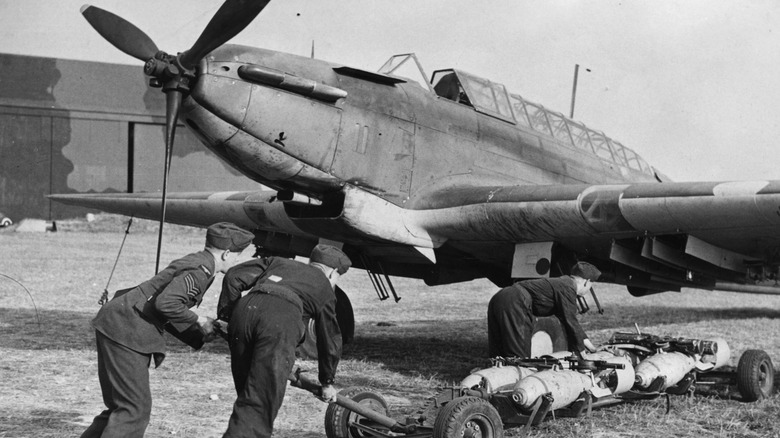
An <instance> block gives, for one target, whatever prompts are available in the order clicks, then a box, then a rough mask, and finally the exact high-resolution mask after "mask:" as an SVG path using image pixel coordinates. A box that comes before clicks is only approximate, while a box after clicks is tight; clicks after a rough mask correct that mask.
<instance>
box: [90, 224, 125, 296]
mask: <svg viewBox="0 0 780 438" xmlns="http://www.w3.org/2000/svg"><path fill="white" fill-rule="evenodd" d="M132 224H133V216H130V220H129V221H127V228H126V229H125V236H124V237H123V238H122V244H121V245H119V253H117V255H116V260H114V267H113V268H111V274H110V275H109V276H108V282H106V288H105V289H103V294H102V295H100V299H99V300H98V304H99V305H100V306H103V305H104V304H106V303H107V302H108V285H109V284H111V278H113V277H114V271H115V270H116V265H117V263H119V256H121V255H122V248H124V247H125V240H127V235H128V234H130V225H132Z"/></svg>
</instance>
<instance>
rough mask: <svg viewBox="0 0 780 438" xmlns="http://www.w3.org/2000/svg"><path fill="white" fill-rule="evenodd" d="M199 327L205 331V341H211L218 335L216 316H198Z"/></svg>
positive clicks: (202, 331)
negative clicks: (215, 327)
mask: <svg viewBox="0 0 780 438" xmlns="http://www.w3.org/2000/svg"><path fill="white" fill-rule="evenodd" d="M198 327H200V331H201V333H203V342H211V341H213V340H214V339H215V338H216V337H217V333H216V332H215V331H214V318H209V317H208V316H198Z"/></svg>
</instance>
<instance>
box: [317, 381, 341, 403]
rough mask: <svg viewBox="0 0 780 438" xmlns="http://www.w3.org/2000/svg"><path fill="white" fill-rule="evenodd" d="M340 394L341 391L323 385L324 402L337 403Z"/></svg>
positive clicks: (322, 396) (331, 386) (322, 395)
mask: <svg viewBox="0 0 780 438" xmlns="http://www.w3.org/2000/svg"><path fill="white" fill-rule="evenodd" d="M338 393H339V391H338V390H337V389H336V388H335V387H334V386H333V385H322V394H321V395H320V397H321V398H322V400H323V401H326V402H328V403H335V402H336V396H337V395H338Z"/></svg>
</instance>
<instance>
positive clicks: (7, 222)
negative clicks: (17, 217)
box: [0, 217, 14, 228]
mask: <svg viewBox="0 0 780 438" xmlns="http://www.w3.org/2000/svg"><path fill="white" fill-rule="evenodd" d="M13 224H14V222H13V221H12V220H11V219H9V218H7V217H4V218H2V219H0V228H5V227H10V226H11V225H13Z"/></svg>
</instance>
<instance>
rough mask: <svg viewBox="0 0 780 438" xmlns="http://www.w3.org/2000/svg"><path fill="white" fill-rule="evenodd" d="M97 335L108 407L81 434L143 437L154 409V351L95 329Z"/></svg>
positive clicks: (108, 437) (85, 437)
mask: <svg viewBox="0 0 780 438" xmlns="http://www.w3.org/2000/svg"><path fill="white" fill-rule="evenodd" d="M95 338H96V343H97V354H98V379H99V380H100V390H101V391H102V393H103V403H104V404H105V405H106V408H107V409H106V410H104V411H103V412H101V413H100V414H99V415H98V416H97V417H95V419H94V420H92V425H90V426H89V427H88V428H87V430H85V431H84V433H82V434H81V438H92V437H96V438H97V437H102V438H113V437H116V438H129V437H143V436H144V432H145V431H146V426H147V425H149V415H150V414H151V412H152V393H151V390H150V389H149V364H150V362H151V359H152V355H151V354H142V353H138V352H136V351H133V350H131V349H129V348H127V347H125V346H123V345H120V344H117V343H116V342H114V341H112V340H111V339H109V338H107V337H106V336H105V335H103V334H102V333H100V332H99V331H95Z"/></svg>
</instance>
